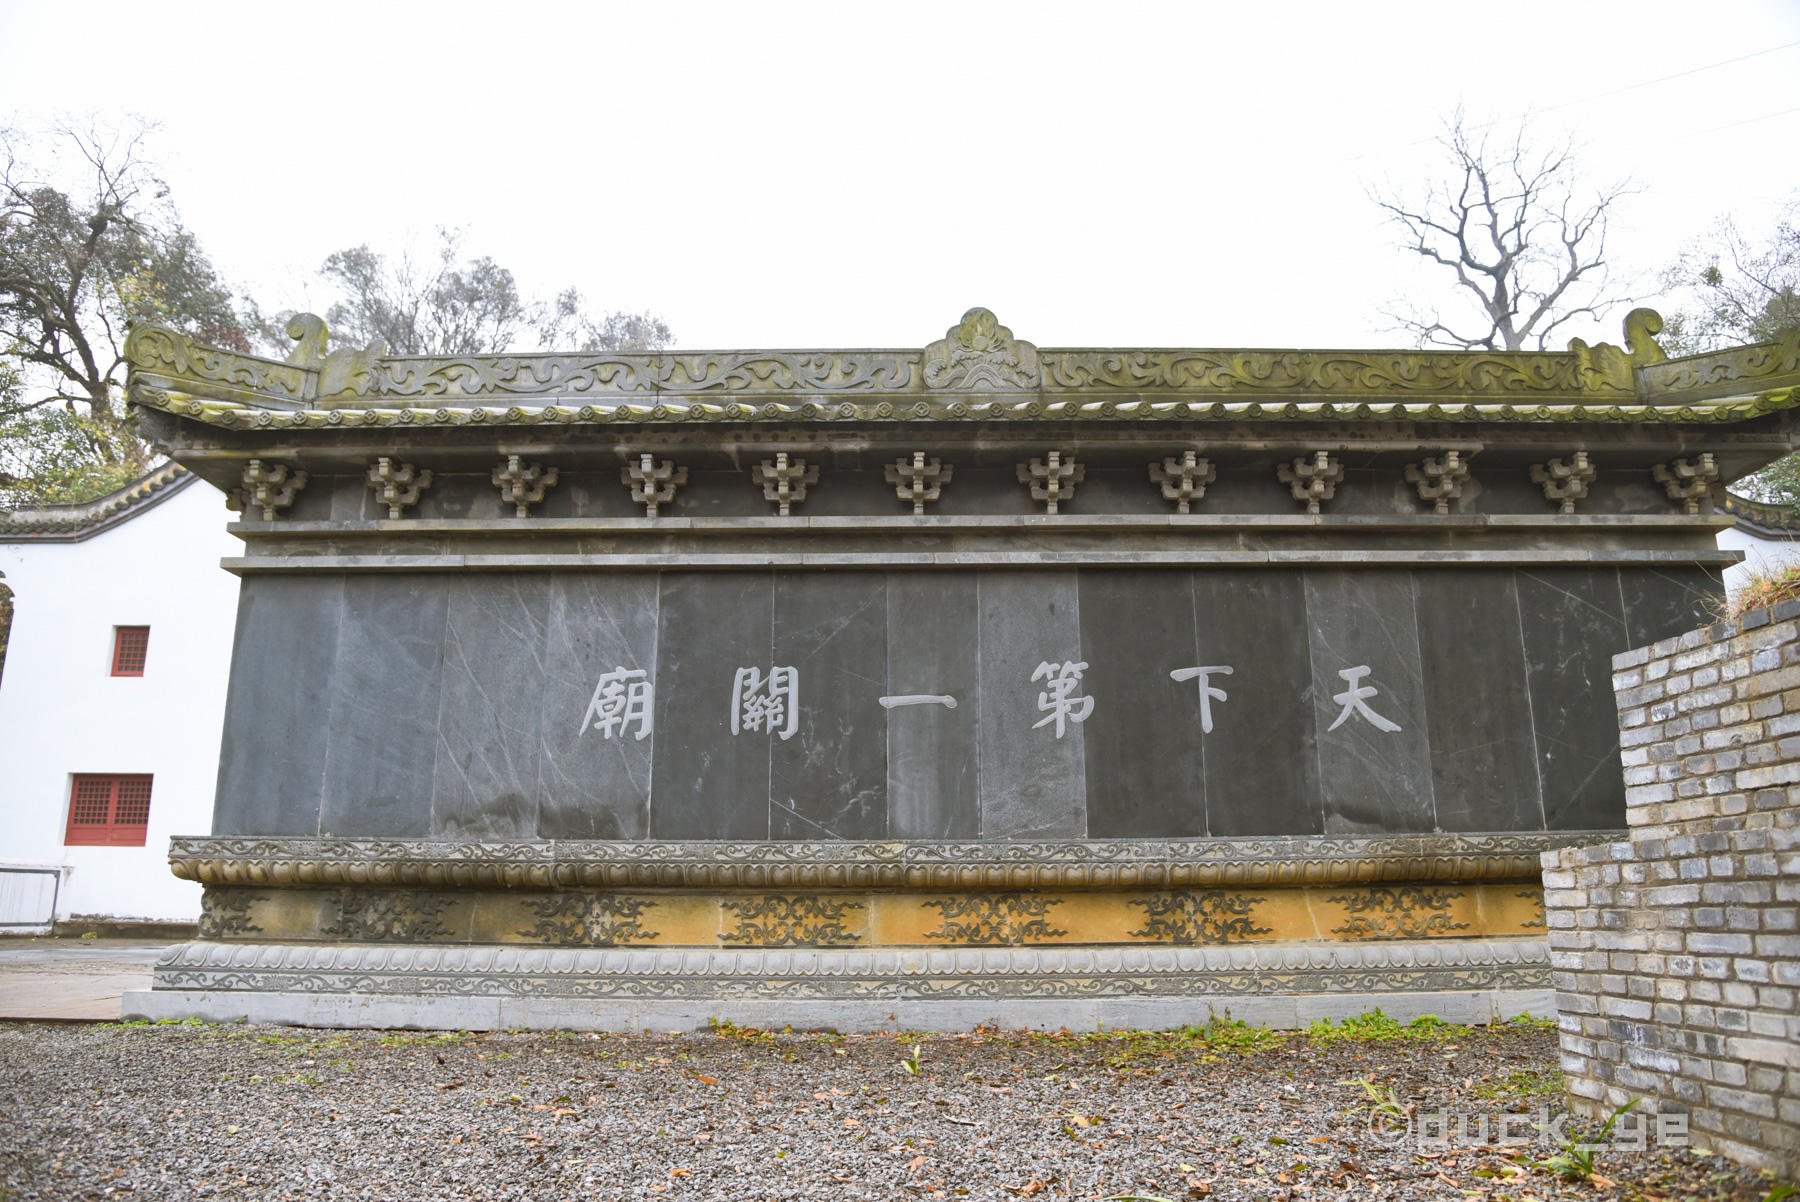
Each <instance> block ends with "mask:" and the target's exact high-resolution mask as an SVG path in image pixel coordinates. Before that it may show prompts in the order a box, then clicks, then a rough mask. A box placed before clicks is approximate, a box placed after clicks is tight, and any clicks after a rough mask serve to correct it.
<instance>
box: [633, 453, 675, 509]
mask: <svg viewBox="0 0 1800 1202" xmlns="http://www.w3.org/2000/svg"><path fill="white" fill-rule="evenodd" d="M619 480H620V481H621V482H622V483H623V484H624V485H625V487H626V488H629V489H630V490H631V499H632V500H633V501H635V502H637V503H638V504H639V505H642V506H643V507H644V516H645V517H647V518H653V517H655V516H656V514H657V510H658V509H659V508H661V507H662V506H664V505H667V504H668V503H669V502H671V501H673V500H674V499H675V490H676V489H677V488H679V487H680V486H681V485H683V484H686V483H687V469H686V468H685V467H676V466H675V461H674V460H673V459H665V460H663V461H662V462H661V463H660V464H659V463H657V462H656V458H655V456H653V455H651V454H650V453H649V452H648V451H646V452H644V453H643V454H642V455H640V456H638V461H637V462H636V463H628V464H626V465H625V467H624V468H623V469H622V470H621V471H620V472H619Z"/></svg>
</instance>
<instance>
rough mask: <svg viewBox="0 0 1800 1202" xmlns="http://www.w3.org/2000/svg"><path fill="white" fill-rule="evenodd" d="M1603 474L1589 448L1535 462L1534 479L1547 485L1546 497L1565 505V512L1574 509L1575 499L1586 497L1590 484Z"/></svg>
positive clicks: (1571, 511) (1537, 482)
mask: <svg viewBox="0 0 1800 1202" xmlns="http://www.w3.org/2000/svg"><path fill="white" fill-rule="evenodd" d="M1599 474H1600V471H1599V469H1598V468H1596V467H1595V466H1594V465H1593V464H1592V463H1591V462H1589V460H1588V454H1587V452H1586V451H1576V452H1575V453H1574V454H1573V455H1571V456H1570V457H1569V458H1568V459H1567V460H1566V461H1565V460H1561V459H1552V460H1551V461H1550V462H1548V463H1538V464H1533V465H1532V468H1531V482H1532V483H1533V484H1541V485H1543V486H1544V500H1546V501H1548V502H1550V503H1551V504H1552V505H1559V506H1561V507H1562V512H1563V513H1574V512H1575V502H1577V501H1581V500H1585V499H1586V498H1587V495H1588V485H1590V484H1592V483H1593V482H1594V479H1595V477H1597V476H1598V475H1599Z"/></svg>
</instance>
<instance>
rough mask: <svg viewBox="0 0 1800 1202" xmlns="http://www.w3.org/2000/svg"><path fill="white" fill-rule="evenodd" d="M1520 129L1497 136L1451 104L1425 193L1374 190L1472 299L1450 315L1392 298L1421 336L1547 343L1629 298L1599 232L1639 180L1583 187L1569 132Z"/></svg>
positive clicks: (1423, 252) (1503, 344) (1394, 309)
mask: <svg viewBox="0 0 1800 1202" xmlns="http://www.w3.org/2000/svg"><path fill="white" fill-rule="evenodd" d="M1527 132H1528V131H1527V129H1526V126H1525V125H1524V124H1523V123H1521V124H1520V125H1519V126H1518V128H1517V129H1516V130H1514V131H1513V132H1512V133H1511V134H1510V135H1508V136H1496V135H1493V134H1491V133H1490V132H1488V130H1487V129H1486V128H1484V127H1481V126H1472V125H1470V124H1469V122H1468V120H1467V119H1466V118H1465V117H1464V115H1463V112H1462V110H1461V109H1458V110H1457V111H1456V113H1455V114H1454V115H1453V116H1452V117H1451V118H1450V120H1449V121H1448V122H1447V123H1446V126H1445V130H1444V134H1443V136H1442V137H1441V138H1439V139H1438V144H1439V145H1440V146H1441V147H1442V148H1443V150H1444V152H1445V167H1446V170H1445V173H1444V176H1443V178H1441V179H1435V180H1429V181H1427V182H1426V184H1425V186H1424V189H1423V192H1422V194H1421V193H1420V192H1419V191H1417V190H1414V191H1413V192H1411V193H1410V194H1405V195H1403V194H1402V193H1400V192H1398V191H1396V190H1395V189H1394V188H1392V186H1389V187H1388V188H1387V189H1385V190H1377V191H1375V192H1374V193H1373V194H1372V199H1373V200H1374V201H1375V203H1376V204H1377V205H1379V206H1380V207H1381V209H1382V210H1383V211H1384V212H1386V213H1387V215H1388V217H1389V219H1390V220H1391V221H1392V222H1393V224H1394V225H1396V226H1398V227H1399V228H1400V229H1401V230H1402V231H1404V236H1403V238H1402V240H1401V242H1400V245H1401V247H1402V248H1403V249H1405V250H1408V251H1411V252H1412V253H1414V254H1416V255H1418V256H1419V257H1420V258H1422V259H1424V260H1425V261H1426V262H1427V263H1432V264H1435V265H1437V266H1439V267H1442V268H1445V269H1446V270H1448V271H1450V272H1453V273H1454V274H1455V276H1456V286H1457V289H1458V293H1457V295H1458V296H1459V297H1460V298H1461V299H1462V300H1463V301H1465V302H1469V303H1470V306H1471V307H1472V309H1473V312H1472V313H1468V314H1465V315H1462V316H1445V315H1444V313H1443V311H1442V310H1441V309H1440V308H1439V307H1438V306H1436V305H1420V304H1416V303H1413V302H1411V301H1407V300H1402V301H1397V302H1395V303H1394V304H1393V305H1391V306H1390V307H1389V308H1388V310H1387V314H1388V316H1389V317H1390V318H1392V319H1393V322H1394V325H1395V328H1397V329H1401V330H1405V331H1406V332H1408V333H1410V334H1411V335H1412V336H1413V338H1414V340H1415V342H1416V344H1417V345H1419V346H1449V347H1458V348H1462V349H1465V350H1473V349H1477V348H1485V349H1487V350H1507V351H1516V350H1542V349H1544V348H1546V347H1547V346H1549V345H1550V342H1551V340H1552V339H1553V338H1554V337H1556V336H1557V335H1558V334H1559V332H1560V331H1561V330H1562V328H1563V327H1564V326H1566V325H1568V324H1569V323H1570V322H1572V321H1577V320H1579V319H1582V318H1591V319H1597V318H1600V317H1602V316H1603V315H1604V314H1605V313H1606V311H1607V310H1609V309H1612V308H1614V307H1616V306H1618V305H1622V304H1626V303H1629V301H1630V300H1631V297H1630V296H1629V295H1627V291H1628V289H1627V288H1623V287H1621V286H1620V285H1618V284H1617V282H1616V281H1615V280H1614V279H1613V276H1612V269H1611V261H1610V260H1609V259H1608V258H1607V253H1606V233H1607V223H1608V221H1609V220H1610V219H1611V217H1612V215H1613V211H1614V209H1615V208H1616V207H1617V206H1618V204H1619V202H1620V201H1621V200H1622V199H1623V198H1624V197H1626V196H1629V195H1631V194H1632V193H1633V192H1634V191H1636V189H1635V188H1634V187H1633V186H1632V184H1631V183H1630V181H1628V180H1624V181H1620V182H1617V183H1614V184H1611V185H1609V186H1606V187H1603V188H1599V189H1595V190H1589V189H1587V188H1586V187H1584V186H1583V185H1582V184H1581V183H1580V181H1579V179H1578V165H1577V162H1576V154H1575V148H1574V146H1573V145H1572V144H1571V143H1568V142H1564V143H1562V144H1560V145H1558V146H1556V147H1554V148H1553V149H1551V150H1549V151H1547V152H1543V153H1539V152H1538V151H1536V150H1534V149H1532V147H1531V146H1530V145H1529V143H1528V140H1527Z"/></svg>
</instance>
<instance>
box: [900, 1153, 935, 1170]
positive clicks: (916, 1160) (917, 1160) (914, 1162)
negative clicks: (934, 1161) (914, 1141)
mask: <svg viewBox="0 0 1800 1202" xmlns="http://www.w3.org/2000/svg"><path fill="white" fill-rule="evenodd" d="M930 1159H931V1158H930V1157H929V1156H925V1155H922V1154H921V1155H919V1156H915V1157H913V1158H912V1159H911V1160H909V1161H907V1162H906V1167H907V1168H908V1169H916V1168H918V1167H919V1166H920V1165H922V1164H924V1163H925V1162H926V1161H928V1160H930Z"/></svg>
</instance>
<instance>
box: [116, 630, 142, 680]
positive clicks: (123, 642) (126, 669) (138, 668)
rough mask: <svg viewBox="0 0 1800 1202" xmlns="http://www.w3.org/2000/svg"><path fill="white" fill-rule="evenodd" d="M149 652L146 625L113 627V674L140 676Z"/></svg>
mask: <svg viewBox="0 0 1800 1202" xmlns="http://www.w3.org/2000/svg"><path fill="white" fill-rule="evenodd" d="M149 654H150V628H149V627H148V626H114V627H113V670H112V674H113V675H114V676H142V675H143V674H144V659H145V657H146V656H148V655H149Z"/></svg>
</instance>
